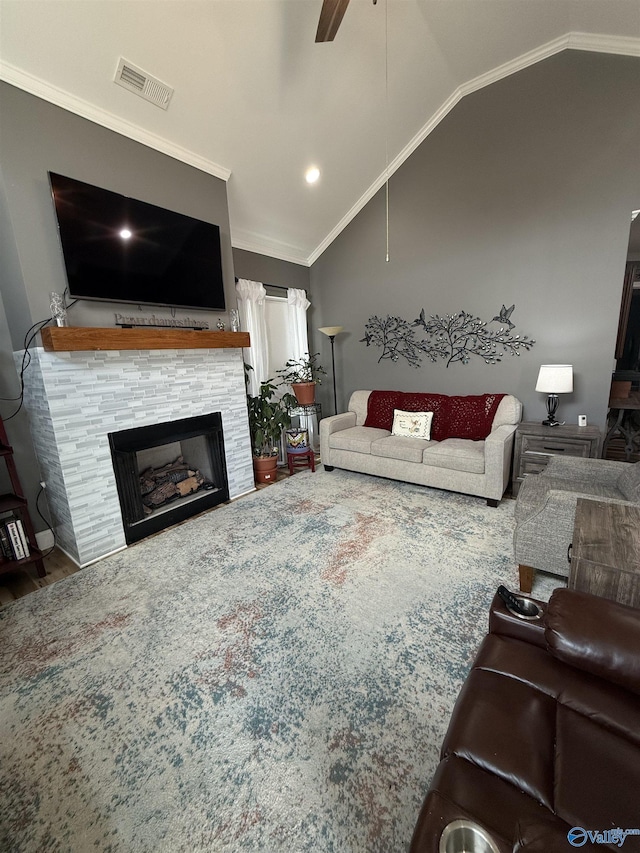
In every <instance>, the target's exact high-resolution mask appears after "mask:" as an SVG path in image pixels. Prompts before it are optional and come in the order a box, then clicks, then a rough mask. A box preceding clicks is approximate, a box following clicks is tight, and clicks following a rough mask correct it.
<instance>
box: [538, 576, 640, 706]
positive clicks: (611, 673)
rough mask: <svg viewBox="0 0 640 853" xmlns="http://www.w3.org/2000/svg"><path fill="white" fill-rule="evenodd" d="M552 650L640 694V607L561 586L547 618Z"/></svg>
mask: <svg viewBox="0 0 640 853" xmlns="http://www.w3.org/2000/svg"><path fill="white" fill-rule="evenodd" d="M544 622H545V639H546V642H547V647H548V649H549V651H550V653H551V654H552V655H553V656H554V657H556V658H558V660H561V661H562V662H563V663H566V664H568V665H569V666H573V667H575V668H576V669H581V670H583V671H585V672H588V673H591V674H592V675H597V676H598V677H600V678H605V679H606V680H607V681H611V682H613V683H614V684H618V685H620V686H622V687H626V688H627V690H632V691H633V692H634V693H640V610H639V609H637V608H635V607H628V606H627V605H625V604H618V602H616V601H610V600H609V599H607V598H600V597H599V596H596V595H589V594H588V593H586V592H578V591H577V590H573V589H556V590H554V592H553V593H552V594H551V598H550V599H549V604H548V607H547V611H546V614H545V617H544Z"/></svg>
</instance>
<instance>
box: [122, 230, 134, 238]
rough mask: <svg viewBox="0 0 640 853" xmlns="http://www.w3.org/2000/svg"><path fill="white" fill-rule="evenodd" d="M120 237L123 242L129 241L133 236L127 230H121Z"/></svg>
mask: <svg viewBox="0 0 640 853" xmlns="http://www.w3.org/2000/svg"><path fill="white" fill-rule="evenodd" d="M120 236H121V237H122V239H123V240H129V239H130V238H131V237H132V236H133V234H132V233H131V231H130V230H129V229H128V228H121V229H120Z"/></svg>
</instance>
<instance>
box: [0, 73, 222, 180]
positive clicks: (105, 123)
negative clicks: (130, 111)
mask: <svg viewBox="0 0 640 853" xmlns="http://www.w3.org/2000/svg"><path fill="white" fill-rule="evenodd" d="M0 80H4V82H5V83H10V84H11V85H13V86H17V87H18V88H19V89H23V90H24V91H25V92H28V93H29V94H30V95H36V97H38V98H42V100H44V101H48V102H49V103H51V104H54V105H55V106H57V107H62V108H63V109H65V110H68V111H69V112H71V113H74V114H75V115H78V116H80V117H81V118H85V119H87V120H88V121H92V122H94V124H99V125H101V126H102V127H106V128H107V129H108V130H113V131H114V132H115V133H119V134H120V135H121V136H126V137H127V138H128V139H133V140H134V141H135V142H140V143H141V144H142V145H146V146H147V147H148V148H153V149H154V151H159V152H160V153H161V154H167V155H168V156H169V157H173V159H174V160H180V161H181V162H182V163H186V164H187V165H189V166H194V167H195V168H196V169H199V170H200V171H201V172H206V173H207V174H208V175H213V176H214V177H216V178H220V179H221V180H223V181H228V180H229V177H230V175H231V170H230V169H227V168H225V167H224V166H220V165H219V164H218V163H214V162H213V161H212V160H208V159H207V158H206V157H201V156H200V155H199V154H196V153H195V152H194V151H190V150H189V149H188V148H183V147H182V146H181V145H176V143H174V142H170V141H169V140H168V139H164V138H163V137H162V136H158V135H157V134H155V133H151V132H149V131H147V130H143V129H142V128H141V127H139V126H138V125H136V124H133V123H132V122H129V121H126V120H125V119H122V118H119V117H118V116H115V115H113V113H110V112H108V111H107V110H103V109H100V108H99V107H95V106H94V105H93V104H90V103H89V102H88V101H85V100H83V99H82V98H77V97H76V96H75V95H72V94H70V93H69V92H66V91H65V90H64V89H60V88H58V87H57V86H54V85H52V84H51V83H47V82H46V81H45V80H42V79H40V78H39V77H35V76H34V75H33V74H28V73H27V72H26V71H22V70H21V69H20V68H16V66H14V65H11V64H10V63H8V62H2V61H0Z"/></svg>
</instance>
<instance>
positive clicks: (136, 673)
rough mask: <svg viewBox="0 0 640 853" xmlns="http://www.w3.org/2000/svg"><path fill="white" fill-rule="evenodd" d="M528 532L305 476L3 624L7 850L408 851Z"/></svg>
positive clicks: (448, 506)
mask: <svg viewBox="0 0 640 853" xmlns="http://www.w3.org/2000/svg"><path fill="white" fill-rule="evenodd" d="M512 532H513V502H512V501H509V500H505V501H503V502H502V503H501V504H500V506H499V507H498V508H497V509H492V508H489V507H487V506H486V505H485V502H484V501H482V500H480V499H478V498H472V497H467V496H464V495H458V494H454V493H447V492H443V491H438V490H433V489H427V488H423V487H420V486H412V485H409V484H404V483H395V482H391V481H388V480H382V479H378V478H375V477H368V476H366V475H360V474H354V473H349V472H344V471H333V472H331V473H328V472H325V471H323V470H319V471H318V472H316V473H315V474H312V473H311V472H303V473H299V474H296V475H295V476H294V477H291V478H289V479H287V480H285V481H283V482H281V483H278V484H276V485H273V486H270V487H269V488H267V489H263V490H261V491H259V492H256V493H254V494H252V495H249V496H247V497H245V498H242V499H240V500H238V501H236V502H234V503H232V504H229V505H227V506H224V507H221V508H218V509H216V510H214V511H212V512H209V513H208V514H205V515H202V516H199V517H197V518H195V519H192V520H191V521H189V522H187V523H185V524H183V525H181V526H178V527H175V528H173V529H172V530H169V531H167V532H165V533H163V534H160V535H158V536H156V537H154V538H151V539H148V540H146V541H144V542H142V543H139V544H138V545H136V546H134V547H131V548H129V549H128V550H126V551H124V552H121V553H119V554H117V555H115V556H113V557H111V558H109V559H106V560H104V561H102V562H100V563H98V564H96V565H95V566H92V567H89V568H87V569H85V570H83V571H81V572H78V573H77V574H76V575H74V576H72V577H70V578H68V579H66V580H63V581H60V582H58V583H56V584H53V585H51V586H48V587H46V588H44V589H42V590H40V591H38V592H36V593H34V594H33V595H30V596H27V597H26V598H24V599H21V600H19V601H17V602H15V603H13V604H11V605H9V606H7V607H5V608H3V609H2V610H0V656H1V660H2V665H1V668H0V849H2V850H8V851H13V853H26V851H29V853H36V851H37V853H44V851H73V853H87V851H104V853H125V851H126V852H127V853H133V851H135V853H141V851H149V853H151V851H154V853H157V851H170V853H177V852H178V851H190V853H191V851H196V853H200V851H216V853H218V851H219V853H232V851H233V853H237V851H265V853H280V851H282V853H285V851H286V853H301V851H316V853H317V851H320V853H323V852H325V851H326V853H375V852H376V851H380V853H395V852H396V851H403V850H406V849H407V847H408V844H409V841H410V838H411V833H412V829H413V826H414V824H415V821H416V819H417V816H418V812H419V808H420V804H421V801H422V799H423V797H424V794H425V792H426V789H427V787H428V785H429V782H430V779H431V776H432V774H433V772H434V770H435V767H436V764H437V760H438V750H439V747H440V744H441V742H442V739H443V736H444V733H445V730H446V727H447V723H448V720H449V716H450V714H451V710H452V707H453V703H454V701H455V698H456V696H457V693H458V691H459V689H460V686H461V684H462V682H463V680H464V678H465V675H466V673H467V671H468V668H469V665H470V663H471V661H472V659H473V656H474V654H475V651H476V649H477V647H478V645H479V643H480V641H481V639H482V637H483V635H484V634H485V632H486V628H487V612H488V606H489V602H490V601H491V598H492V596H493V594H494V592H495V590H496V588H497V586H498V585H499V584H500V583H505V584H506V585H507V586H510V587H512V588H516V584H517V580H516V567H515V565H514V563H513V547H512ZM550 583H551V586H549V587H548V588H546V589H543V588H541V587H538V588H536V589H534V592H535V593H536V594H538V595H542V597H546V596H547V595H548V593H549V592H550V589H551V587H552V586H553V582H550ZM558 583H559V581H555V585H557V584H558Z"/></svg>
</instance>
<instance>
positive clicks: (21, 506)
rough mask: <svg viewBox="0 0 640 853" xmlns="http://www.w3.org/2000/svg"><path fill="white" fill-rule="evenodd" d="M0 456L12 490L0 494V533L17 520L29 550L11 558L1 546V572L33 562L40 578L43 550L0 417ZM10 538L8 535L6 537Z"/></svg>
mask: <svg viewBox="0 0 640 853" xmlns="http://www.w3.org/2000/svg"><path fill="white" fill-rule="evenodd" d="M0 459H2V460H3V462H4V464H5V466H6V469H7V473H8V475H9V480H10V482H11V488H12V491H11V492H8V493H7V494H4V495H0V532H1V531H5V533H6V524H7V522H8V521H14V520H19V521H20V523H21V525H22V531H23V533H24V537H25V539H26V543H27V548H26V550H28V554H27V555H26V556H24V557H19V558H18V557H15V555H14V557H8V556H6V555H5V554H4V553H3V552H2V550H1V549H0V575H2V574H5V573H6V572H10V571H14V570H15V569H19V568H22V567H23V566H28V565H30V564H33V565H34V566H35V567H36V571H37V572H38V577H41V578H43V577H44V576H45V574H46V571H45V568H44V563H43V561H42V552H41V551H39V550H38V548H36V534H35V531H34V529H33V523H32V521H31V516H30V515H29V508H28V506H27V499H26V498H25V496H24V493H23V491H22V486H21V485H20V478H19V477H18V471H17V469H16V463H15V461H14V458H13V448H12V447H11V445H10V444H9V439H8V438H7V432H6V430H5V426H4V422H3V420H2V418H0ZM6 535H8V534H6ZM9 538H11V537H10V536H9ZM19 538H20V537H19ZM22 547H23V548H24V540H22Z"/></svg>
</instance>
